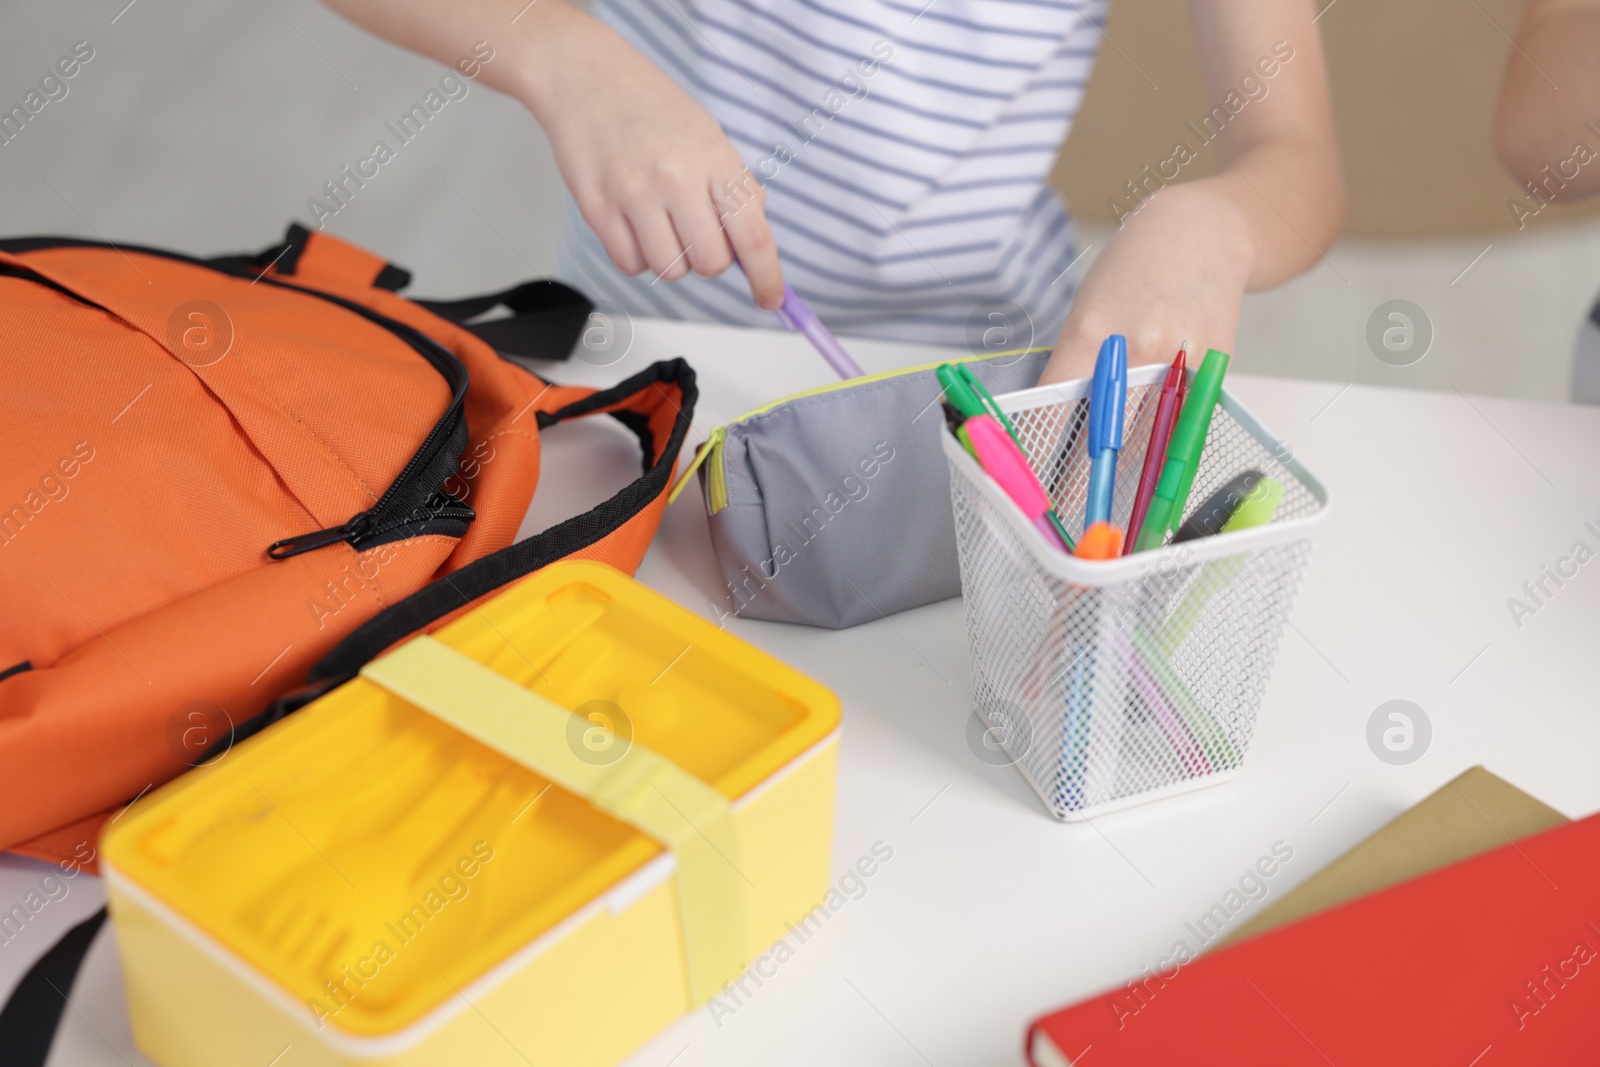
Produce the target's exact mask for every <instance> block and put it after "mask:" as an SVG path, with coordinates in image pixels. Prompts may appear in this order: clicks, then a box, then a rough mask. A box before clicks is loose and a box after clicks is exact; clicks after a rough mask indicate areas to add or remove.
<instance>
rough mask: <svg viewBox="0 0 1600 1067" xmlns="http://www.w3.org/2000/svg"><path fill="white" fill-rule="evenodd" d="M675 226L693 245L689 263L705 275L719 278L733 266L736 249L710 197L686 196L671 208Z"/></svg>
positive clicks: (687, 242)
mask: <svg viewBox="0 0 1600 1067" xmlns="http://www.w3.org/2000/svg"><path fill="white" fill-rule="evenodd" d="M669 214H670V215H671V217H672V227H673V229H674V230H676V231H677V232H678V236H680V237H682V238H683V240H684V244H685V246H686V247H687V248H688V249H689V265H690V266H691V267H693V268H694V272H695V273H696V274H698V275H700V276H701V277H703V278H715V277H716V276H717V275H719V274H721V273H722V272H723V271H725V270H727V269H728V268H729V267H731V266H733V249H732V248H730V247H728V238H727V235H725V234H724V233H723V232H722V223H721V222H719V221H718V220H717V214H716V208H715V206H714V205H713V204H712V203H711V201H710V199H709V198H705V197H693V196H691V197H686V198H684V199H682V200H678V201H675V202H674V203H673V204H672V206H671V208H670V209H669Z"/></svg>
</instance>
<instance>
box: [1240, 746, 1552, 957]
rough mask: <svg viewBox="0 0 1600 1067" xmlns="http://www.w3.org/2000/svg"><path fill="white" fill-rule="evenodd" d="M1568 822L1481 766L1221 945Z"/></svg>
mask: <svg viewBox="0 0 1600 1067" xmlns="http://www.w3.org/2000/svg"><path fill="white" fill-rule="evenodd" d="M1569 821H1570V820H1569V819H1568V818H1567V817H1566V816H1565V815H1562V814H1561V813H1560V812H1559V811H1556V810H1555V809H1554V808H1552V807H1549V806H1548V805H1546V804H1542V803H1540V802H1539V801H1537V800H1535V799H1534V798H1533V797H1530V796H1529V795H1528V794H1526V793H1524V792H1523V791H1522V790H1520V789H1518V788H1517V787H1516V786H1514V785H1512V784H1511V783H1509V782H1507V781H1505V780H1504V779H1503V778H1497V777H1495V776H1494V775H1492V774H1490V773H1489V772H1488V771H1486V770H1484V769H1483V768H1482V767H1473V768H1471V769H1469V770H1466V771H1463V772H1462V773H1461V774H1460V775H1458V776H1456V778H1454V779H1453V780H1451V781H1449V782H1446V783H1445V784H1444V785H1442V786H1440V787H1439V788H1438V789H1436V790H1435V791H1434V792H1432V793H1430V794H1429V795H1428V796H1427V797H1425V798H1424V799H1422V800H1421V801H1419V802H1418V803H1417V804H1416V805H1415V806H1414V807H1412V808H1410V809H1408V810H1407V811H1404V812H1402V813H1401V814H1399V815H1397V816H1395V818H1393V819H1392V820H1390V821H1389V822H1388V823H1386V824H1385V825H1384V826H1383V827H1382V828H1381V829H1379V830H1378V831H1377V832H1376V833H1374V834H1373V835H1372V836H1370V837H1368V838H1367V839H1366V840H1365V841H1362V842H1361V843H1360V844H1359V845H1356V846H1355V847H1354V848H1352V849H1351V850H1350V851H1349V852H1346V853H1345V854H1344V855H1342V856H1340V857H1339V858H1338V859H1336V860H1334V861H1333V862H1332V863H1330V864H1328V865H1327V866H1326V867H1324V868H1323V869H1322V870H1320V871H1318V872H1317V873H1316V874H1314V875H1312V876H1311V877H1310V878H1307V879H1306V880H1305V881H1304V882H1302V883H1301V884H1300V885H1298V886H1295V887H1294V888H1293V889H1291V890H1290V891H1289V892H1288V893H1286V894H1285V895H1284V896H1282V897H1281V898H1279V899H1278V900H1277V901H1276V902H1275V903H1273V904H1271V905H1270V906H1268V907H1266V908H1264V909H1262V911H1261V913H1260V914H1259V915H1257V916H1256V917H1255V918H1253V919H1251V920H1250V921H1249V922H1247V923H1245V924H1244V925H1243V926H1241V927H1240V928H1239V929H1237V930H1235V931H1234V932H1233V933H1231V934H1229V935H1228V936H1227V937H1225V938H1223V939H1222V940H1221V941H1219V942H1217V944H1219V945H1228V944H1233V943H1235V942H1238V941H1242V940H1244V939H1245V938H1247V937H1253V936H1254V935H1256V934H1259V933H1263V932H1265V931H1267V930H1271V929H1272V928H1274V927H1277V926H1282V925H1284V924H1285V923H1291V922H1294V921H1295V920H1296V919H1303V918H1305V917H1306V916H1308V915H1312V914H1315V913H1316V912H1319V911H1322V910H1323V909H1325V908H1331V907H1333V906H1334V905H1336V904H1343V903H1345V902H1346V901H1350V900H1355V899H1356V898H1357V897H1363V896H1366V895H1367V894H1368V893H1375V892H1377V891H1378V890H1380V889H1385V888H1387V887H1389V886H1392V885H1395V884H1397V883H1399V882H1404V881H1405V880H1407V879H1408V878H1415V877H1417V876H1418V875H1421V874H1427V873H1428V872H1429V871H1433V870H1437V869H1439V868H1440V867H1444V866H1448V865H1449V864H1452V863H1456V862H1458V861H1460V860H1464V859H1467V858H1468V857H1470V856H1476V855H1478V854H1479V853H1480V852H1487V851H1489V850H1490V849H1492V848H1498V847H1500V846H1501V845H1504V844H1507V843H1509V842H1511V841H1515V840H1517V839H1518V838H1522V837H1528V836H1529V835H1531V834H1536V833H1539V832H1540V831H1541V830H1549V829H1551V828H1552V827H1556V826H1560V825H1561V824H1562V823H1565V822H1569Z"/></svg>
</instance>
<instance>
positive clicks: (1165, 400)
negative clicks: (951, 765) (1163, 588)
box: [1122, 348, 1189, 556]
mask: <svg viewBox="0 0 1600 1067" xmlns="http://www.w3.org/2000/svg"><path fill="white" fill-rule="evenodd" d="M1185 358H1186V356H1185V354H1184V350H1183V349H1181V348H1180V349H1178V358H1177V359H1175V360H1173V361H1172V366H1171V368H1169V369H1168V370H1167V380H1166V381H1165V382H1164V383H1163V384H1162V386H1161V399H1160V401H1158V402H1157V404H1156V417H1155V420H1154V421H1153V423H1152V425H1151V428H1150V447H1149V448H1146V449H1145V452H1144V466H1143V467H1142V468H1141V469H1140V471H1139V489H1138V491H1137V492H1136V493H1135V494H1134V497H1133V511H1132V512H1131V513H1129V515H1128V537H1127V540H1126V541H1124V542H1123V545H1122V554H1123V555H1124V556H1126V555H1128V554H1129V553H1130V552H1132V551H1133V544H1134V542H1135V541H1137V540H1138V539H1139V530H1140V529H1141V528H1142V527H1143V526H1144V516H1145V512H1147V511H1149V510H1150V498H1151V497H1153V496H1155V492H1156V483H1157V482H1159V481H1160V480H1161V462H1162V460H1163V459H1164V458H1165V457H1166V454H1167V442H1168V441H1170V440H1171V439H1172V427H1173V426H1174V425H1176V424H1177V421H1178V412H1179V410H1180V409H1181V408H1182V407H1183V398H1184V397H1185V396H1186V395H1188V392H1189V377H1188V375H1186V374H1184V372H1183V371H1184V361H1185Z"/></svg>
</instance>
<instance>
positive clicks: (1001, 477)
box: [961, 415, 1120, 552]
mask: <svg viewBox="0 0 1600 1067" xmlns="http://www.w3.org/2000/svg"><path fill="white" fill-rule="evenodd" d="M961 428H962V429H963V430H965V431H967V440H969V441H971V442H972V450H973V452H975V453H976V454H977V458H978V463H979V464H981V465H982V467H983V470H984V473H985V474H987V475H988V476H989V477H991V478H993V479H994V480H995V482H996V483H997V484H998V485H999V486H1000V489H1001V491H1002V492H1004V493H1005V494H1006V496H1008V497H1010V498H1011V501H1012V502H1013V503H1014V504H1016V505H1017V507H1019V508H1021V509H1022V513H1023V514H1024V515H1026V516H1027V517H1028V521H1029V522H1031V523H1033V525H1034V527H1035V528H1036V529H1037V530H1038V531H1039V534H1040V536H1041V537H1043V538H1044V539H1045V540H1046V541H1048V542H1050V544H1051V545H1053V546H1055V547H1056V548H1059V549H1061V550H1062V551H1063V552H1071V551H1072V545H1071V543H1070V542H1067V541H1065V540H1063V538H1062V537H1061V534H1060V533H1059V532H1058V531H1057V530H1056V527H1055V524H1054V523H1052V522H1051V521H1050V495H1049V494H1048V493H1046V492H1045V491H1044V486H1042V485H1040V484H1039V479H1038V478H1037V477H1036V476H1035V475H1034V473H1033V468H1032V467H1030V466H1029V465H1028V460H1027V458H1026V457H1025V456H1023V454H1022V451H1021V449H1019V448H1017V443H1016V442H1015V441H1013V440H1012V439H1011V435H1010V434H1008V433H1006V431H1005V430H1004V429H1003V428H1002V427H1001V425H1000V424H999V423H998V422H996V421H994V418H993V416H990V415H973V416H972V417H970V418H968V419H967V421H966V422H964V423H962V424H961ZM1119 547H1120V546H1119Z"/></svg>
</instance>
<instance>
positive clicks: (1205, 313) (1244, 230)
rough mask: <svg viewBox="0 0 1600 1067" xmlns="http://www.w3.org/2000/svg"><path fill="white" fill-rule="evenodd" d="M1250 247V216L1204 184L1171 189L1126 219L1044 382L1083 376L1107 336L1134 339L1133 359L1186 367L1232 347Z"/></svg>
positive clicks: (1083, 294)
mask: <svg viewBox="0 0 1600 1067" xmlns="http://www.w3.org/2000/svg"><path fill="white" fill-rule="evenodd" d="M1253 256H1254V246H1253V243H1252V241H1251V238H1250V231H1249V227H1248V223H1247V220H1246V219H1245V217H1244V215H1243V214H1242V213H1241V212H1240V211H1239V210H1238V208H1237V207H1236V206H1235V205H1234V204H1233V202H1232V201H1231V200H1229V199H1228V198H1227V197H1225V196H1221V195H1217V194H1216V192H1215V190H1214V189H1213V188H1212V187H1210V186H1209V185H1208V183H1207V182H1206V181H1197V182H1191V183H1187V184H1184V185H1174V186H1169V187H1168V188H1166V189H1162V190H1161V191H1160V192H1158V193H1157V194H1156V195H1155V196H1154V197H1153V198H1152V199H1150V200H1149V201H1148V202H1147V203H1146V204H1145V206H1144V207H1143V208H1141V209H1140V210H1139V212H1138V213H1137V214H1135V215H1134V216H1132V217H1131V218H1129V219H1128V220H1127V221H1126V222H1125V223H1124V224H1123V226H1122V229H1120V230H1118V231H1117V233H1116V235H1115V236H1114V237H1113V238H1112V239H1111V242H1110V243H1109V244H1108V245H1106V248H1105V251H1104V252H1101V253H1100V258H1099V259H1097V260H1095V263H1094V266H1093V267H1092V268H1090V270H1089V273H1088V276H1087V277H1085V278H1084V280H1083V284H1082V285H1081V286H1080V287H1079V288H1078V294H1077V297H1076V298H1075V299H1074V301H1073V304H1072V313H1071V314H1070V315H1069V316H1068V317H1067V325H1066V327H1065V328H1064V329H1063V330H1062V331H1061V338H1060V340H1058V341H1057V342H1056V350H1055V353H1054V354H1053V355H1052V356H1051V357H1050V362H1049V364H1048V365H1047V366H1046V367H1045V370H1044V374H1043V375H1042V376H1041V377H1040V379H1039V380H1040V382H1041V383H1044V382H1059V381H1065V380H1067V379H1071V378H1086V377H1088V376H1089V375H1091V374H1093V373H1094V360H1095V355H1096V353H1098V352H1099V351H1100V343H1101V342H1102V341H1104V340H1105V339H1106V337H1107V336H1108V335H1109V334H1113V333H1120V334H1123V335H1125V336H1126V337H1127V338H1128V365H1129V366H1136V365H1138V364H1141V363H1171V362H1172V358H1173V357H1174V356H1176V355H1177V354H1178V348H1179V346H1181V345H1182V344H1184V342H1186V341H1187V342H1188V345H1189V354H1190V356H1189V365H1190V366H1196V365H1198V359H1197V356H1198V354H1203V353H1204V352H1205V350H1206V349H1208V348H1219V349H1221V350H1222V351H1224V352H1229V353H1231V352H1232V351H1233V338H1234V333H1235V331H1236V330H1237V329H1238V326H1239V303H1240V300H1241V299H1242V298H1243V296H1244V292H1245V286H1246V283H1247V282H1248V281H1249V279H1250V272H1251V266H1252V262H1251V261H1252V258H1253Z"/></svg>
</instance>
